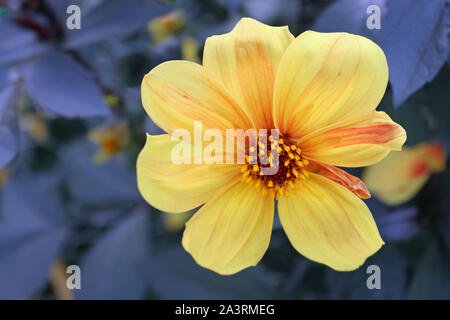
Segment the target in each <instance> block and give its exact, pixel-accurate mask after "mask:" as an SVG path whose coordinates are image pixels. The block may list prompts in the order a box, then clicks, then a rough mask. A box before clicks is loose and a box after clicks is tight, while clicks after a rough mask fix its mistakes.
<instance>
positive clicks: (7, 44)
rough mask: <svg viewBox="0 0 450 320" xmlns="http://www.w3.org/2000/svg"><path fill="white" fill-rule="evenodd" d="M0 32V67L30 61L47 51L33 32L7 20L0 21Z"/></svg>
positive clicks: (45, 46)
mask: <svg viewBox="0 0 450 320" xmlns="http://www.w3.org/2000/svg"><path fill="white" fill-rule="evenodd" d="M0 30H2V32H0V65H2V64H13V63H16V62H20V61H23V60H27V59H31V58H33V57H35V56H37V55H39V54H41V53H43V52H45V51H46V50H47V49H48V47H47V45H46V44H44V43H41V42H39V41H38V39H37V37H36V34H35V33H34V32H32V31H30V30H26V29H23V28H21V27H19V26H18V25H16V24H15V23H13V22H12V20H10V19H9V18H1V19H0Z"/></svg>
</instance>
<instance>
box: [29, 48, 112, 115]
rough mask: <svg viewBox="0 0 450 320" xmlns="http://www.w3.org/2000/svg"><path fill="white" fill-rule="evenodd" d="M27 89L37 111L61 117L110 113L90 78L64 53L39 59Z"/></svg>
mask: <svg viewBox="0 0 450 320" xmlns="http://www.w3.org/2000/svg"><path fill="white" fill-rule="evenodd" d="M26 89H27V91H28V93H29V94H30V96H31V98H32V99H33V100H35V102H36V103H37V104H38V105H39V106H40V107H42V108H43V109H45V110H48V111H52V112H54V113H56V114H59V115H62V116H66V117H91V116H100V115H106V114H108V113H109V109H108V107H107V106H106V104H105V102H104V101H103V96H102V92H101V90H100V88H99V87H98V85H97V84H96V83H95V82H94V80H93V78H92V75H91V74H90V73H89V72H88V71H87V70H85V69H84V68H83V67H82V66H81V65H80V64H78V63H77V62H76V61H75V60H74V59H72V58H71V57H70V56H68V55H66V54H63V53H59V52H56V51H54V52H51V53H48V54H46V55H45V56H43V57H41V59H40V60H39V61H38V62H37V63H36V65H34V67H33V68H32V69H31V70H30V72H29V73H28V74H27V76H26Z"/></svg>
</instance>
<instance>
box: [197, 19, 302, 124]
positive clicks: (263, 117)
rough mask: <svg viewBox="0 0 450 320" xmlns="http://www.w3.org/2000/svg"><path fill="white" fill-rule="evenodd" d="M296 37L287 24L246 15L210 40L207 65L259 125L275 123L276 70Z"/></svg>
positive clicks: (207, 49) (206, 58)
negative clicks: (265, 22)
mask: <svg viewBox="0 0 450 320" xmlns="http://www.w3.org/2000/svg"><path fill="white" fill-rule="evenodd" d="M293 40H294V36H293V35H292V34H291V33H290V32H289V30H288V28H287V27H270V26H267V25H265V24H262V23H260V22H258V21H256V20H253V19H250V18H242V19H241V20H240V21H239V23H238V24H237V25H236V27H235V28H234V29H233V30H232V31H231V32H229V33H227V34H224V35H220V36H213V37H210V38H208V39H207V40H206V43H205V49H204V54H203V65H204V66H205V67H206V68H207V69H209V70H211V71H212V72H214V74H215V75H216V76H217V78H218V79H220V80H222V82H223V83H224V84H225V86H226V87H227V88H228V89H229V90H230V92H231V93H232V94H233V96H234V97H235V98H236V99H237V100H238V101H239V103H240V104H241V105H242V106H244V107H245V108H246V109H247V111H248V112H249V114H250V115H251V116H252V117H253V119H254V122H255V125H256V127H257V128H268V129H269V128H272V127H273V120H272V101H273V86H274V80H275V74H276V70H277V68H278V64H279V62H280V60H281V56H282V55H283V53H284V51H285V50H286V48H287V47H288V46H289V44H290V43H291V42H292V41H293Z"/></svg>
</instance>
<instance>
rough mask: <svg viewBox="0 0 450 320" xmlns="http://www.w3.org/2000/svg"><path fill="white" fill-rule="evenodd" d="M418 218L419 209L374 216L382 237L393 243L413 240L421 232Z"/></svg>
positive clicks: (400, 210)
mask: <svg viewBox="0 0 450 320" xmlns="http://www.w3.org/2000/svg"><path fill="white" fill-rule="evenodd" d="M417 216H418V210H417V208H405V209H399V210H396V211H394V212H385V213H377V214H374V218H375V221H376V223H377V226H378V229H379V230H380V234H381V237H382V238H383V239H384V240H393V241H397V240H408V239H411V238H412V237H413V236H415V235H416V234H417V233H418V232H419V231H420V226H419V224H418V220H417V218H418V217H417Z"/></svg>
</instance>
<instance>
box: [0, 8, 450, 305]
mask: <svg viewBox="0 0 450 320" xmlns="http://www.w3.org/2000/svg"><path fill="white" fill-rule="evenodd" d="M70 4H77V5H79V6H80V8H81V30H68V29H67V27H66V19H67V17H68V16H69V15H68V14H67V13H66V9H67V7H68V5H70ZM370 4H376V5H378V6H379V7H380V8H381V29H380V30H369V29H368V28H367V27H366V19H367V17H368V16H369V14H368V13H367V12H366V9H367V7H368V6H369V5H370ZM243 16H249V17H253V18H255V19H257V20H259V21H262V22H264V23H267V24H271V25H289V28H290V30H291V32H292V33H293V34H294V35H298V34H300V33H301V32H303V31H305V30H308V29H312V30H317V31H347V32H351V33H356V34H362V35H365V36H367V37H369V38H371V39H372V40H374V41H376V42H377V43H378V44H379V45H380V46H381V47H382V48H383V50H384V51H385V53H386V56H387V59H388V64H389V68H390V84H389V87H388V89H387V92H386V95H385V97H384V99H383V100H382V102H381V104H380V107H379V109H380V110H384V111H386V112H387V113H388V114H389V115H390V116H391V117H392V118H393V119H394V120H395V121H396V122H398V123H400V124H401V125H402V126H403V127H404V128H405V129H406V131H407V133H408V140H407V142H406V145H408V146H414V145H417V144H419V143H422V142H429V141H434V142H438V143H440V145H441V146H442V147H443V148H444V150H447V151H448V150H450V126H449V119H450V72H449V71H450V70H449V67H450V65H449V63H448V55H449V50H448V48H449V27H450V19H449V4H448V1H446V0H395V1H394V0H385V1H382V0H372V1H369V0H338V1H325V0H314V1H312V0H247V1H245V0H230V1H227V0H209V1H194V0H173V1H163V2H160V1H156V0H126V1H125V0H85V1H76V0H69V1H66V0H24V1H19V0H9V1H5V0H2V1H0V169H1V170H0V299H29V298H31V299H97V298H102V299H117V298H127V299H128V298H129V299H173V298H181V299H197V298H198V299H203V298H206V299H208V298H218V299H221V298H234V299H271V298H275V299H429V298H437V299H449V298H450V196H449V194H450V172H449V171H448V170H445V171H444V172H440V173H435V174H432V175H431V177H430V179H429V180H428V181H427V183H426V184H425V185H424V186H423V188H421V190H420V191H419V193H418V194H417V195H415V196H414V197H413V198H412V199H410V200H408V201H407V202H404V203H401V204H399V205H395V206H388V205H385V204H383V203H382V202H381V201H379V200H378V199H377V198H376V197H373V198H372V199H370V200H368V201H366V203H367V205H368V206H369V207H370V209H371V211H372V213H373V215H374V217H375V219H376V221H377V224H378V227H379V229H380V233H381V234H382V237H383V239H384V241H385V242H386V245H385V246H383V248H382V249H381V250H380V251H379V252H378V253H376V254H375V255H374V256H372V257H370V258H369V259H368V261H367V262H366V263H365V265H363V266H362V267H361V268H359V269H358V270H355V271H353V272H345V273H340V272H335V271H333V270H331V269H330V268H328V267H326V266H323V265H319V264H317V263H314V262H311V261H309V260H307V259H305V258H303V257H302V256H301V255H300V254H298V253H297V252H296V251H295V250H294V249H293V248H292V247H291V245H290V244H289V242H288V240H287V238H286V236H285V235H284V233H283V231H282V230H281V227H280V224H279V222H277V221H275V225H274V231H273V235H272V240H271V243H270V247H269V250H268V252H267V253H266V255H265V256H264V258H263V259H262V261H261V262H260V263H259V265H258V266H257V267H254V268H250V269H248V270H245V271H243V272H240V273H238V274H236V275H233V276H227V277H222V276H219V275H217V274H215V273H213V272H211V271H208V270H205V269H202V268H201V267H199V266H197V265H196V264H195V263H194V262H193V260H192V258H191V257H190V256H189V254H187V253H186V252H185V251H184V250H183V249H182V246H181V236H182V231H183V225H184V222H185V221H186V219H188V218H189V216H190V215H192V212H191V213H186V214H180V215H168V214H166V213H161V212H158V211H157V210H156V209H153V208H152V207H150V206H149V205H148V204H146V203H145V201H144V200H143V199H142V198H141V196H140V194H139V192H138V190H137V187H136V176H135V175H136V173H135V162H136V157H137V155H138V153H139V151H140V149H141V148H142V146H143V144H144V139H145V132H149V133H152V134H158V133H161V131H160V129H159V128H158V127H157V126H156V125H155V124H154V123H152V122H151V120H150V119H148V117H147V116H146V114H145V112H144V110H143V108H142V106H141V102H140V92H139V86H140V82H141V80H142V77H143V75H144V74H145V73H147V72H148V71H149V70H150V69H151V68H153V67H154V66H156V65H157V64H159V63H161V62H163V61H166V60H171V59H188V60H192V61H197V62H199V61H201V55H202V49H203V44H204V40H205V39H206V38H207V37H208V36H210V35H213V34H221V33H225V32H228V31H230V30H231V28H232V27H233V26H234V24H235V23H236V22H237V21H238V20H239V19H240V18H241V17H243ZM351 173H352V174H355V175H359V176H360V175H361V173H362V171H361V170H352V171H351ZM174 201H176V199H174ZM73 264H75V265H79V266H80V267H81V290H74V291H69V290H67V288H66V286H65V281H66V277H67V274H66V267H67V266H68V265H73ZM371 264H377V265H379V266H380V268H381V285H382V287H381V290H368V289H367V287H366V279H367V277H368V274H366V268H367V266H368V265H371Z"/></svg>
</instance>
